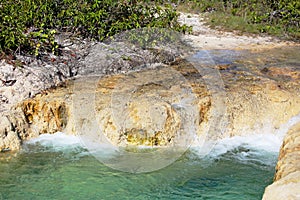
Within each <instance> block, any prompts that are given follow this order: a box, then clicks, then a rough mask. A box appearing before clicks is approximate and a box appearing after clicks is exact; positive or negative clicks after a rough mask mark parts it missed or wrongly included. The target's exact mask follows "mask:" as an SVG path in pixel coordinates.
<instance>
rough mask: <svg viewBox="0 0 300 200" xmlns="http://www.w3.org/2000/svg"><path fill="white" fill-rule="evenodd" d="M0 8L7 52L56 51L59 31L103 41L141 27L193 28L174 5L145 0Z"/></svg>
mask: <svg viewBox="0 0 300 200" xmlns="http://www.w3.org/2000/svg"><path fill="white" fill-rule="evenodd" d="M0 10H1V12H0V51H2V52H5V53H7V54H14V52H15V51H18V52H22V53H31V54H35V55H38V54H40V53H43V52H45V51H52V52H56V50H57V49H58V47H59V46H58V44H57V43H56V42H55V40H54V35H55V34H56V33H58V32H71V33H73V34H74V35H77V36H80V37H84V38H91V39H95V40H97V41H102V40H104V39H105V38H107V37H110V36H113V35H115V34H117V33H120V32H123V31H125V30H129V29H135V28H141V27H159V28H171V29H173V30H176V31H181V32H185V31H189V30H190V29H189V27H187V26H181V25H179V23H178V22H177V17H178V14H177V13H176V11H175V10H174V8H172V7H171V6H169V5H165V6H160V5H159V4H158V3H156V4H155V3H151V4H150V3H145V1H133V0H128V1H124V0H122V1H114V0H103V1H100V0H51V1H49V0H6V1H3V2H1V3H0Z"/></svg>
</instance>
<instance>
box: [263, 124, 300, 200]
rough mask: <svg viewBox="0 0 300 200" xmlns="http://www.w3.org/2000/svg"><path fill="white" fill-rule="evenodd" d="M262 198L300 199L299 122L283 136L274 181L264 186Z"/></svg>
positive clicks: (266, 199) (271, 199)
mask: <svg viewBox="0 0 300 200" xmlns="http://www.w3.org/2000/svg"><path fill="white" fill-rule="evenodd" d="M263 199H264V200H269V199H270V200H277V199H278V200H281V199H287V200H298V199H300V123H298V124H296V125H295V126H293V127H292V128H291V129H290V130H289V132H288V133H287V135H286V136H285V138H284V141H283V144H282V146H281V149H280V154H279V157H278V162H277V166H276V175H275V179H274V183H273V184H272V185H269V186H268V187H267V188H266V190H265V194H264V196H263Z"/></svg>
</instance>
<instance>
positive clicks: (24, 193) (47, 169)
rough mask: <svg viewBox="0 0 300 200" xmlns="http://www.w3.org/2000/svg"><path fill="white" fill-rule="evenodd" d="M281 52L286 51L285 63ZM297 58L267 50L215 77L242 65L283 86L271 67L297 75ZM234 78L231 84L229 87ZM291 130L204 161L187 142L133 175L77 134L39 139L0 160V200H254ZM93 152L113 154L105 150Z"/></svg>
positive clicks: (220, 150)
mask: <svg viewBox="0 0 300 200" xmlns="http://www.w3.org/2000/svg"><path fill="white" fill-rule="evenodd" d="M282 52H288V53H289V55H292V56H291V58H290V59H287V57H288V56H287V54H284V53H282ZM208 53H210V54H214V56H213V57H212V58H210V60H209V61H208V62H209V63H211V62H213V64H218V65H227V64H228V65H229V64H231V63H232V61H233V60H235V59H237V57H239V58H241V57H240V55H238V54H237V53H236V52H234V51H227V50H224V51H211V52H208ZM298 53H299V51H298V50H297V49H295V50H293V49H292V50H291V51H289V49H287V50H284V51H282V50H280V51H279V53H277V54H276V52H275V54H273V55H274V56H273V57H272V56H266V55H268V52H266V53H265V54H264V53H262V54H261V53H258V54H257V55H256V56H257V57H259V58H256V59H252V58H249V57H248V58H247V59H248V61H243V62H236V63H235V64H234V65H231V66H229V67H228V68H226V69H225V68H224V69H223V71H222V73H223V75H224V76H226V75H228V74H229V75H230V73H231V71H230V70H232V71H234V70H235V71H237V72H238V71H239V70H240V71H242V70H244V71H243V72H245V71H246V70H247V69H245V66H247V67H248V66H249V69H250V68H251V67H252V68H255V70H253V71H254V72H257V74H260V75H261V74H263V73H264V74H265V76H270V77H271V76H272V77H271V78H273V79H275V78H276V79H278V80H279V81H285V80H287V79H291V77H285V76H279V75H278V76H275V75H277V74H276V73H277V71H274V69H273V68H274V66H275V67H278V66H283V67H285V66H287V67H289V66H291V65H292V66H293V67H294V68H293V69H294V70H295V71H297V70H298V68H299V57H298ZM206 54H207V51H203V52H201V51H199V53H198V54H197V55H196V56H197V59H201V58H202V57H203V55H204V57H207V56H206ZM225 55H226V56H225ZM242 59H244V57H243V56H242ZM263 59H265V61H261V60H263ZM202 60H203V59H202ZM286 60H287V61H288V62H286ZM225 67H226V66H225ZM268 67H269V69H268ZM272 67H273V68H272ZM272 69H273V71H274V72H273V71H272ZM276 70H277V69H276ZM271 72H272V73H273V74H272V73H271ZM275 72H276V73H275ZM274 74H275V75H274ZM236 77H237V76H235V77H233V78H232V79H230V80H232V81H233V82H234V81H236V79H238V78H236ZM244 77H246V75H244ZM274 77H275V78H274ZM235 78H236V79H235ZM212 87H213V86H212ZM298 118H299V116H298ZM298 118H297V120H298V121H299V119H298ZM290 125H291V124H288V126H287V127H286V128H283V129H281V130H280V131H278V133H273V132H268V131H265V130H261V132H263V134H261V133H260V134H257V133H251V134H252V135H250V136H247V137H245V136H244V137H241V136H236V137H232V138H227V139H222V140H220V141H218V142H217V143H216V144H215V145H214V147H213V148H212V150H211V151H210V153H209V154H207V155H205V156H204V157H203V156H202V153H201V151H202V150H203V149H199V146H198V145H197V144H193V145H191V147H190V148H188V149H187V151H186V152H185V153H184V154H183V155H182V156H181V157H179V159H178V160H176V161H175V162H174V163H172V164H170V165H168V166H166V167H164V168H161V169H159V170H157V171H152V172H147V173H139V174H134V173H128V172H124V171H118V170H115V169H112V168H110V167H108V166H106V165H105V164H103V163H102V162H100V161H99V160H97V159H96V158H95V156H94V155H92V154H91V153H90V152H89V150H88V149H87V148H86V147H85V146H84V145H83V144H82V140H81V139H82V138H80V137H77V136H70V135H65V134H64V133H56V134H52V135H48V134H44V135H41V136H40V137H38V138H36V139H32V140H30V141H27V142H26V143H24V144H23V147H22V149H21V151H20V152H18V153H12V152H6V153H4V154H1V155H0V200H1V199H24V200H25V199H80V200H81V199H211V200H215V199H224V200H225V199H228V200H233V199H237V200H243V199H247V200H248V199H254V200H256V199H261V197H262V195H263V192H264V189H265V187H266V186H268V185H269V184H271V183H272V180H273V177H274V173H275V166H276V162H277V156H278V152H279V148H280V145H281V143H282V138H283V135H284V134H285V133H286V131H287V130H288V128H289V127H290ZM266 132H267V133H266ZM83 143H84V142H83ZM97 153H99V154H105V156H108V157H113V156H114V154H110V152H109V151H103V150H102V151H101V150H100V151H99V152H97ZM158 156H160V155H159V154H158ZM144 164H145V165H147V164H149V165H151V163H144Z"/></svg>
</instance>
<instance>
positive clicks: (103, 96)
mask: <svg viewBox="0 0 300 200" xmlns="http://www.w3.org/2000/svg"><path fill="white" fill-rule="evenodd" d="M247 64H248V63H247ZM203 67H205V66H203ZM215 68H216V69H218V71H217V72H220V74H219V78H220V79H222V80H223V81H224V82H223V83H224V85H223V87H224V88H223V90H224V92H225V93H226V96H224V97H222V99H221V100H220V99H216V98H219V96H217V97H216V96H213V93H216V92H218V91H214V90H213V89H211V88H210V86H208V85H209V83H208V81H209V80H211V79H207V78H205V77H210V76H211V74H203V73H202V72H201V71H199V70H197V69H196V68H195V67H194V66H193V65H192V64H191V63H189V62H186V61H184V60H181V61H178V62H175V63H174V64H173V65H172V66H159V65H158V66H156V67H153V68H150V69H145V70H142V71H139V72H132V73H128V74H126V75H125V74H123V75H114V76H107V77H102V78H100V77H97V78H96V80H92V79H91V78H89V77H83V78H80V79H78V80H76V84H74V82H69V83H67V84H66V86H65V87H60V88H57V89H55V90H52V91H49V92H47V93H44V94H40V95H37V96H36V97H35V98H33V99H28V100H25V101H23V102H22V103H20V104H19V105H18V106H16V107H15V109H14V110H13V112H11V113H9V114H7V115H5V114H4V115H3V120H1V123H2V126H1V131H0V133H1V138H2V140H1V150H5V149H11V150H14V149H17V148H19V146H20V144H21V142H22V141H23V140H26V139H28V138H32V137H36V136H37V135H39V134H43V133H54V132H56V131H65V132H67V133H70V134H76V131H78V130H76V126H75V125H74V124H77V128H78V125H79V126H80V123H81V122H80V121H78V119H77V121H76V118H74V116H77V115H78V114H80V113H84V111H85V110H86V106H90V107H91V106H92V110H95V113H87V115H86V116H89V117H86V118H87V119H82V120H91V119H92V118H95V120H96V122H97V124H98V126H99V130H100V131H101V132H102V133H103V134H104V135H105V136H106V137H107V138H108V139H109V140H110V141H111V142H112V143H113V144H114V145H119V146H126V145H146V146H147V145H148V146H168V145H173V144H174V143H178V142H179V141H180V140H181V139H182V138H183V136H184V134H187V133H188V132H193V134H195V135H198V136H201V134H203V133H206V132H208V130H211V127H212V126H213V125H214V124H213V123H212V121H218V120H219V119H216V118H214V117H215V115H214V112H216V110H214V108H215V107H218V106H219V107H224V108H223V111H224V113H223V115H222V116H221V117H223V119H224V121H225V123H224V124H223V125H222V127H221V128H222V129H223V130H225V131H224V132H222V133H221V132H218V130H216V131H215V132H214V133H215V135H214V137H212V138H213V139H218V138H224V137H230V136H234V135H247V134H253V133H258V134H260V133H261V134H263V133H264V132H274V131H275V130H277V129H279V128H280V127H281V125H283V124H285V123H286V122H287V121H288V120H289V119H290V118H291V117H293V116H295V115H297V114H298V113H300V100H299V90H298V89H297V88H298V86H299V80H298V79H297V77H294V76H293V77H291V80H289V81H284V82H281V81H280V80H279V81H278V80H274V78H271V77H270V76H272V75H274V74H270V73H269V74H268V75H267V76H266V75H265V73H266V70H260V69H258V68H254V69H251V68H246V67H244V66H239V68H237V67H236V66H231V65H216V66H215ZM272 70H273V69H272ZM293 70H294V69H293ZM273 71H274V70H273ZM294 71H295V70H294ZM296 72H297V71H296ZM291 74H295V73H291ZM274 76H275V75H274ZM276 76H278V73H276ZM285 79H286V77H285ZM213 84H214V83H213ZM292 84H293V86H292V87H291V85H292ZM74 85H77V86H76V88H74V87H75V86H74ZM93 85H94V86H93ZM92 86H93V87H94V88H93V87H92ZM221 89H222V88H221ZM74 95H76V98H75V100H74ZM78 97H79V98H78ZM81 97H82V99H85V100H84V101H82V102H80V99H81ZM93 99H94V101H92V100H93ZM78 100H79V102H77V101H78ZM74 101H76V103H75V104H74ZM220 102H223V104H221V105H218V103H220ZM92 103H93V105H90V104H92ZM83 117H85V115H83ZM188 127H193V129H190V130H188ZM176 138H177V140H176ZM178 138H181V139H180V140H179V139H178Z"/></svg>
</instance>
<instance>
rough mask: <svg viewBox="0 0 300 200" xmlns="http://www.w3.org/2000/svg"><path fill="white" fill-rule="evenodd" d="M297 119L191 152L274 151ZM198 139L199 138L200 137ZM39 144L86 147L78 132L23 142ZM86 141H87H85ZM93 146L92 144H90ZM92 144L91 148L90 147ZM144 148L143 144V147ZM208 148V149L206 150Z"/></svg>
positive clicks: (97, 148)
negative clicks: (273, 129) (77, 134)
mask: <svg viewBox="0 0 300 200" xmlns="http://www.w3.org/2000/svg"><path fill="white" fill-rule="evenodd" d="M299 121H300V115H297V116H295V117H293V118H291V119H290V120H289V121H288V122H287V123H286V124H283V125H282V126H281V127H280V128H279V129H277V130H276V131H273V133H271V132H270V131H269V132H265V131H266V130H262V132H261V133H260V134H255V133H253V134H251V135H250V134H249V135H247V136H234V137H231V138H224V139H221V140H219V141H217V142H209V141H205V142H204V144H203V142H202V143H201V142H197V140H196V142H195V143H194V144H192V145H191V147H190V152H192V153H193V154H195V155H198V156H199V157H204V156H208V157H210V158H216V157H219V156H222V155H225V154H228V153H231V154H235V155H237V156H238V157H237V158H238V159H243V158H246V157H247V156H248V157H249V156H250V157H251V156H253V155H257V156H259V157H261V156H262V155H266V154H269V155H270V154H272V155H277V154H278V152H279V150H280V146H281V144H282V141H283V138H284V135H285V134H286V133H287V131H288V130H289V128H291V127H292V126H293V125H294V124H296V123H298V122H299ZM199 140H201V138H200V139H199ZM28 144H29V145H40V146H44V147H47V150H50V151H64V150H70V149H74V148H76V149H78V148H81V149H83V150H84V151H85V152H87V148H85V146H84V145H83V144H82V143H81V139H80V137H78V136H74V135H67V134H64V133H62V132H57V133H55V134H42V135H40V136H39V137H38V138H35V139H31V140H29V141H27V142H26V143H25V146H26V145H28ZM85 145H87V144H85ZM88 145H89V148H88V149H89V151H93V152H90V153H95V152H97V153H100V154H102V155H104V156H114V153H116V152H117V151H118V148H112V147H111V146H109V147H108V146H105V145H101V144H100V145H99V144H94V143H91V144H88ZM91 147H92V148H91ZM93 147H94V148H93ZM142 148H145V147H142ZM206 149H209V151H206Z"/></svg>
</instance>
